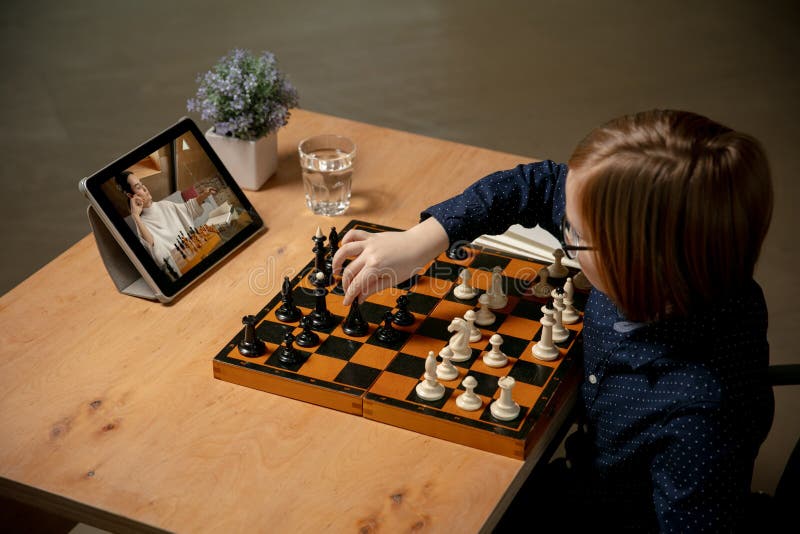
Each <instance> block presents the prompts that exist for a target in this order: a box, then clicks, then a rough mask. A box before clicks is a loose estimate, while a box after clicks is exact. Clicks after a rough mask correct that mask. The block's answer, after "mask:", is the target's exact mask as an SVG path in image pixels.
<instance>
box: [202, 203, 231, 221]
mask: <svg viewBox="0 0 800 534" xmlns="http://www.w3.org/2000/svg"><path fill="white" fill-rule="evenodd" d="M233 218H234V210H233V206H231V205H230V203H229V202H228V201H227V200H226V201H225V202H224V203H223V204H222V205H221V206H219V207H216V208H214V209H213V210H212V211H211V212H210V213H209V214H208V220H207V221H206V224H210V225H218V224H228V223H229V222H231V220H232V219H233Z"/></svg>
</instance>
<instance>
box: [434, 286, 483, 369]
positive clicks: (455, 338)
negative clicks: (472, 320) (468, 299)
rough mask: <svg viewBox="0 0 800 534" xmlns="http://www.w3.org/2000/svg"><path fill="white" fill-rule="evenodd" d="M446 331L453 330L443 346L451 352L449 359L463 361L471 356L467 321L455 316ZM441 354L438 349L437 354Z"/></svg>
mask: <svg viewBox="0 0 800 534" xmlns="http://www.w3.org/2000/svg"><path fill="white" fill-rule="evenodd" d="M481 296H483V295H481ZM447 331H448V332H453V335H452V336H450V341H449V342H448V343H447V346H446V347H445V348H448V347H449V348H450V350H451V351H452V352H453V356H452V357H451V360H452V361H454V362H465V361H467V360H469V359H470V358H471V357H472V347H470V346H469V327H468V326H467V321H465V320H464V319H462V318H461V317H456V318H454V319H453V320H452V321H450V325H449V326H448V327H447ZM443 350H444V349H442V351H443ZM441 355H442V352H441V351H440V352H439V356H441Z"/></svg>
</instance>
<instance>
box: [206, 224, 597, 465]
mask: <svg viewBox="0 0 800 534" xmlns="http://www.w3.org/2000/svg"><path fill="white" fill-rule="evenodd" d="M351 228H359V229H361V230H366V231H370V232H381V231H394V230H395V229H393V228H388V227H385V226H379V225H375V224H371V223H367V222H363V221H351V222H350V223H349V224H348V225H347V227H346V228H344V229H343V230H342V231H341V232H340V234H341V235H344V233H345V232H346V231H347V230H349V229H351ZM462 252H463V253H464V254H463V255H462V256H460V257H462V258H463V259H452V258H450V257H448V255H446V254H445V253H443V254H441V255H440V256H439V257H438V258H436V259H435V260H434V261H432V262H431V263H430V264H429V265H427V267H426V270H425V271H424V272H423V273H422V274H420V275H418V276H415V277H414V278H412V279H411V280H409V281H407V282H405V283H403V284H400V285H399V286H396V287H393V288H389V289H386V290H383V291H381V292H379V293H376V294H374V295H372V296H370V297H369V298H368V299H367V300H366V301H365V302H364V303H362V305H361V313H362V315H363V317H364V319H365V320H366V321H368V323H369V332H368V334H367V335H366V336H364V337H351V336H348V335H347V334H345V333H344V332H343V331H342V321H343V320H344V318H345V317H346V316H347V312H348V308H347V307H345V306H343V305H342V295H343V291H342V288H341V283H340V282H339V283H338V284H337V285H335V286H334V285H331V287H330V293H329V294H328V296H327V307H328V310H329V311H330V312H331V313H332V314H333V315H334V318H335V321H334V325H333V326H331V327H329V328H327V329H325V330H317V331H316V332H317V333H318V334H319V337H320V343H319V344H318V345H316V346H314V347H310V348H308V349H303V348H301V347H297V349H298V351H299V353H300V356H301V358H300V359H299V361H298V362H297V363H295V364H293V365H286V364H284V363H282V362H281V361H280V360H279V359H278V357H277V356H278V354H277V349H278V348H279V346H280V344H281V342H282V341H283V339H284V335H285V333H286V332H287V331H290V332H292V333H293V334H295V335H297V334H299V333H300V332H301V330H302V329H301V328H300V326H299V324H298V322H297V321H295V322H293V323H284V322H282V321H280V320H279V319H277V318H276V316H275V310H276V309H277V308H278V307H280V305H281V294H280V292H278V294H276V295H275V296H274V297H273V298H272V299H271V300H270V301H269V302H268V303H267V305H266V306H264V307H263V308H262V309H261V310H260V311H259V312H258V313H257V314H256V316H255V318H256V333H257V334H258V337H259V338H260V339H261V340H263V341H264V342H265V343H266V347H267V352H266V354H265V355H263V356H259V357H255V358H251V357H246V356H244V355H242V354H241V353H240V352H239V349H238V344H239V341H240V340H241V339H242V336H243V329H242V330H240V331H239V332H238V334H237V335H236V336H234V337H233V339H231V340H230V342H228V343H227V344H226V345H225V347H224V348H223V349H222V350H221V351H220V352H219V353H218V354H217V356H216V357H215V358H214V361H213V368H214V377H215V378H217V379H220V380H225V381H228V382H232V383H236V384H240V385H243V386H247V387H251V388H255V389H259V390H262V391H267V392H269V393H273V394H277V395H282V396H285V397H290V398H293V399H299V400H302V401H306V402H310V403H313V404H317V405H321V406H325V407H328V408H332V409H335V410H339V411H343V412H347V413H351V414H353V415H357V416H362V417H366V418H368V419H372V420H375V421H380V422H383V423H387V424H390V425H394V426H398V427H401V428H405V429H409V430H413V431H416V432H420V433H422V434H426V435H430V436H434V437H437V438H441V439H445V440H449V441H453V442H456V443H460V444H462V445H467V446H471V447H476V448H479V449H482V450H486V451H490V452H494V453H498V454H503V455H506V456H510V457H514V458H519V459H524V458H525V457H526V456H527V454H528V452H530V450H531V448H532V447H533V446H534V445H535V443H536V440H537V437H538V436H539V435H541V433H542V432H543V431H544V426H545V422H546V421H547V420H548V419H549V418H550V417H551V416H552V415H553V410H555V409H558V408H559V407H560V405H561V403H562V402H563V400H564V399H565V398H566V397H567V396H569V394H570V392H574V391H575V388H576V387H577V379H578V377H577V374H578V365H577V364H576V361H577V360H579V359H580V358H579V351H580V350H581V348H580V347H581V336H580V333H581V330H582V327H583V322H582V315H583V312H582V310H583V308H584V305H585V301H586V293H585V292H581V291H576V292H575V296H574V301H575V302H574V306H575V308H576V309H577V310H578V311H579V313H580V315H581V320H580V321H578V322H577V323H576V324H571V325H566V327H567V328H568V329H569V330H570V336H569V338H568V339H567V340H566V341H564V342H562V343H558V344H556V347H557V348H558V349H559V352H560V355H559V356H558V357H557V359H555V360H553V361H540V360H538V359H536V358H535V357H534V356H533V354H532V352H531V348H532V346H533V345H534V344H535V343H536V342H537V341H538V339H539V337H540V335H541V332H540V330H541V324H540V322H539V319H541V317H542V316H543V312H542V307H543V305H545V304H546V303H547V301H548V300H549V299H547V298H539V297H536V296H535V295H534V294H533V292H532V286H533V284H534V283H535V281H536V276H537V273H538V271H539V270H540V269H541V268H542V267H543V266H544V264H543V263H537V262H534V261H531V260H530V259H525V258H523V257H518V256H514V255H511V254H506V253H501V252H497V251H493V250H489V249H484V248H481V247H477V246H467V247H465V248H464V249H462ZM495 266H500V267H502V269H503V271H502V281H503V284H504V288H505V292H506V294H507V295H508V303H507V305H506V306H505V307H504V308H502V309H499V310H493V313H494V314H495V316H496V320H495V322H494V323H493V324H491V325H489V326H479V327H478V328H479V329H480V330H481V333H482V334H483V337H482V338H481V340H480V341H478V342H474V343H470V347H471V349H472V356H471V357H470V359H469V360H467V361H464V362H453V364H454V365H455V366H456V367H457V368H458V371H459V375H458V378H456V379H454V380H450V381H441V380H440V382H441V383H442V384H443V385H444V386H445V395H444V397H443V398H442V399H440V400H438V401H434V402H429V401H425V400H423V399H421V398H419V397H418V396H417V394H416V390H415V388H416V385H417V384H418V383H419V382H420V380H422V377H423V375H424V373H425V359H426V357H427V356H428V352H429V351H434V353H435V354H438V353H439V351H440V350H441V349H442V348H443V347H444V346H445V345H447V343H448V341H449V339H450V337H451V335H452V334H451V333H450V332H448V330H447V327H448V325H449V324H450V322H451V321H452V319H453V318H454V317H463V316H464V314H465V312H466V311H467V310H473V309H476V307H477V304H478V296H476V297H475V298H473V299H471V300H459V299H457V298H456V297H455V296H454V295H453V288H454V287H455V286H456V285H458V283H459V275H460V272H461V269H463V268H465V267H466V268H468V269H469V270H470V271H471V274H472V280H471V284H472V285H473V286H474V287H476V288H478V289H479V290H480V293H483V292H485V291H486V290H487V289H488V288H489V285H490V283H491V273H492V269H493V268H494V267H495ZM313 268H314V261H313V260H312V261H311V262H309V263H308V265H306V266H305V267H304V268H303V269H302V270H301V271H300V272H299V273H298V274H297V275H296V276H295V277H294V278H293V279H292V280H291V288H292V295H293V297H294V302H295V304H296V305H297V307H298V308H299V309H300V310H301V311H302V312H303V314H304V315H307V314H308V313H309V312H311V311H312V310H313V309H314V306H315V297H314V294H313V290H314V289H315V288H314V286H313V285H312V284H311V283H310V282H309V280H308V274H309V273H310V272H311V271H312V270H313ZM576 272H577V271H571V272H570V276H574V275H575V274H576ZM564 281H565V278H564V279H561V280H558V279H554V278H552V277H551V278H550V279H549V280H548V282H549V283H550V284H551V285H553V286H557V285H559V283H560V284H563V282H564ZM400 295H406V296H407V297H408V303H409V306H408V308H409V310H410V311H411V312H412V313H413V315H414V317H415V321H414V324H413V325H411V326H406V327H403V326H397V327H396V329H397V330H398V331H399V336H398V337H397V339H396V341H395V342H393V343H391V344H390V345H387V344H384V343H381V341H379V340H378V339H377V336H376V331H377V329H378V328H379V327H380V325H381V324H382V322H383V319H384V315H385V312H386V311H393V310H396V301H397V297H399V296H400ZM476 326H477V325H476ZM495 333H497V334H500V335H501V336H502V338H503V344H502V346H501V350H502V351H503V352H504V353H505V354H506V355H507V356H508V359H509V362H508V364H507V365H506V366H505V367H502V368H492V367H489V366H487V365H485V364H484V363H483V359H482V357H483V355H484V354H485V353H486V352H487V351H489V350H490V349H491V345H490V343H489V338H490V337H491V336H492V334H495ZM467 375H472V376H473V377H475V378H476V379H477V382H478V385H477V387H476V388H475V393H476V394H477V395H478V396H479V397H480V398H481V400H482V401H483V406H482V407H481V408H480V409H479V410H477V411H465V410H462V409H460V408H459V407H458V406H457V405H456V402H455V399H456V398H457V397H458V395H460V394H461V393H462V392H463V391H464V388H463V386H461V382H462V380H463V379H464V378H465V377H466V376H467ZM506 375H508V376H512V377H514V379H515V381H516V382H515V386H514V388H513V398H514V400H515V401H516V402H517V403H518V404H519V405H520V408H521V409H520V414H519V416H518V417H517V418H516V419H514V420H512V421H500V420H498V419H495V418H494V417H493V416H492V414H491V411H490V409H489V405H490V403H491V402H492V401H493V400H494V399H496V398H498V397H499V394H500V393H499V388H498V385H497V382H498V379H499V378H500V377H503V376H506ZM537 423H538V424H537Z"/></svg>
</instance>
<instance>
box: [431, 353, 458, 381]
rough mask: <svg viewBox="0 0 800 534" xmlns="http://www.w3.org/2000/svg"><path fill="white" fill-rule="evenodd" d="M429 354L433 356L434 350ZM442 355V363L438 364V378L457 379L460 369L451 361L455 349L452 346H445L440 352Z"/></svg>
mask: <svg viewBox="0 0 800 534" xmlns="http://www.w3.org/2000/svg"><path fill="white" fill-rule="evenodd" d="M428 356H433V351H430V352H429V353H428ZM439 356H441V357H442V363H440V364H439V365H437V366H436V378H439V379H440V380H455V379H456V378H458V369H456V367H455V365H453V364H452V363H451V362H450V359H451V358H452V357H453V351H452V350H450V347H445V348H443V349H442V350H441V352H439Z"/></svg>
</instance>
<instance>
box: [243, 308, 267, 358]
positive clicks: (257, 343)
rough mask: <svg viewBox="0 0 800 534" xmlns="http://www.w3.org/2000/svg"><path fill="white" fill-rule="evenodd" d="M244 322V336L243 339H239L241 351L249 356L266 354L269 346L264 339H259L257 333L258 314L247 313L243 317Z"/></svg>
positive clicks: (255, 356) (254, 356)
mask: <svg viewBox="0 0 800 534" xmlns="http://www.w3.org/2000/svg"><path fill="white" fill-rule="evenodd" d="M242 323H243V324H244V336H242V340H241V341H239V352H240V353H241V355H242V356H247V357H248V358H258V357H259V356H263V355H264V354H266V352H267V346H266V345H265V344H264V342H263V341H261V340H260V339H258V335H257V334H256V316H255V315H245V316H244V317H242Z"/></svg>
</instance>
